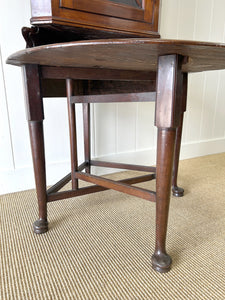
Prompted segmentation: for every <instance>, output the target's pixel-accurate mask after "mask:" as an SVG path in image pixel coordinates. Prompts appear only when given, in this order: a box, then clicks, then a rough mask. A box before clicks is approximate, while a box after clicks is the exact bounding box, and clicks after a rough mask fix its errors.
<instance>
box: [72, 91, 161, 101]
mask: <svg viewBox="0 0 225 300" xmlns="http://www.w3.org/2000/svg"><path fill="white" fill-rule="evenodd" d="M155 99H156V93H153V92H152V93H128V94H109V95H105V94H103V95H93V96H92V95H85V96H73V97H71V98H70V102H71V103H84V104H85V103H86V104H87V103H107V102H108V103H115V102H150V101H151V102H155Z"/></svg>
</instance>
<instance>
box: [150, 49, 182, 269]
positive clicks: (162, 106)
mask: <svg viewBox="0 0 225 300" xmlns="http://www.w3.org/2000/svg"><path fill="white" fill-rule="evenodd" d="M181 61H182V60H181V58H180V57H179V56H178V55H166V56H160V57H159V61H158V76H157V104H156V114H155V118H156V121H155V124H156V126H157V127H158V140H157V163H156V170H157V171H156V245H155V252H154V254H153V256H152V266H153V268H154V269H155V270H156V271H158V272H161V273H164V272H168V271H169V270H170V266H171V263H172V259H171V257H170V256H169V255H168V254H167V252H166V233H167V222H168V213H169V203H170V190H171V180H172V167H173V160H174V148H175V136H176V128H177V127H178V126H179V122H178V120H179V117H180V114H181V112H182V105H181V104H182V94H181V91H182V89H181V87H182V78H183V75H182V73H181ZM179 102H181V104H180V103H179ZM176 107H177V108H179V109H176Z"/></svg>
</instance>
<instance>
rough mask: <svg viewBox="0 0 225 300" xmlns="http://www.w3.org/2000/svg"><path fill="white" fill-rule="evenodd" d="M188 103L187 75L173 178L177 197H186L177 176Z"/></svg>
mask: <svg viewBox="0 0 225 300" xmlns="http://www.w3.org/2000/svg"><path fill="white" fill-rule="evenodd" d="M186 102H187V74H184V75H183V96H182V111H181V115H180V124H179V127H178V128H177V129H176V141H175V154H174V164H173V177H172V192H173V195H174V196H176V197H182V196H183V195H184V189H182V188H181V187H178V185H177V175H178V167H179V158H180V147H181V137H182V129H183V117H184V112H185V111H186Z"/></svg>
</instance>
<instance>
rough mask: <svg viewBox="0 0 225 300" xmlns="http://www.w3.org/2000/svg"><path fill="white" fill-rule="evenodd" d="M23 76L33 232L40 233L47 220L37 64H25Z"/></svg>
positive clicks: (42, 231) (41, 104)
mask: <svg viewBox="0 0 225 300" xmlns="http://www.w3.org/2000/svg"><path fill="white" fill-rule="evenodd" d="M24 77H25V87H26V107H27V119H28V124H29V132H30V142H31V149H32V157H33V166H34V175H35V183H36V192H37V198H38V208H39V218H38V220H37V221H36V222H34V225H33V229H34V232H35V233H38V234H40V233H44V232H46V231H48V221H47V193H46V171H45V151H44V133H43V119H44V112H43V101H42V95H41V88H40V85H41V84H40V82H41V80H40V72H39V68H38V66H36V65H26V66H25V67H24Z"/></svg>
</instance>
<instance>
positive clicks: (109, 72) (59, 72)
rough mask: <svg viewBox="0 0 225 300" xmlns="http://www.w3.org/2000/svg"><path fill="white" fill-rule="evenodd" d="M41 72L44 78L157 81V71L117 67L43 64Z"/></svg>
mask: <svg viewBox="0 0 225 300" xmlns="http://www.w3.org/2000/svg"><path fill="white" fill-rule="evenodd" d="M41 74H42V78H44V79H52V78H54V79H65V78H71V79H89V80H92V79H94V80H95V81H97V80H116V81H120V80H127V81H128V82H129V81H142V80H148V81H153V82H154V81H155V78H156V73H155V72H151V71H136V70H133V71H130V70H129V71H127V70H117V69H114V70H113V69H101V70H99V71H98V70H96V69H93V68H76V67H75V68H73V67H71V68H65V67H50V66H41Z"/></svg>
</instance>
